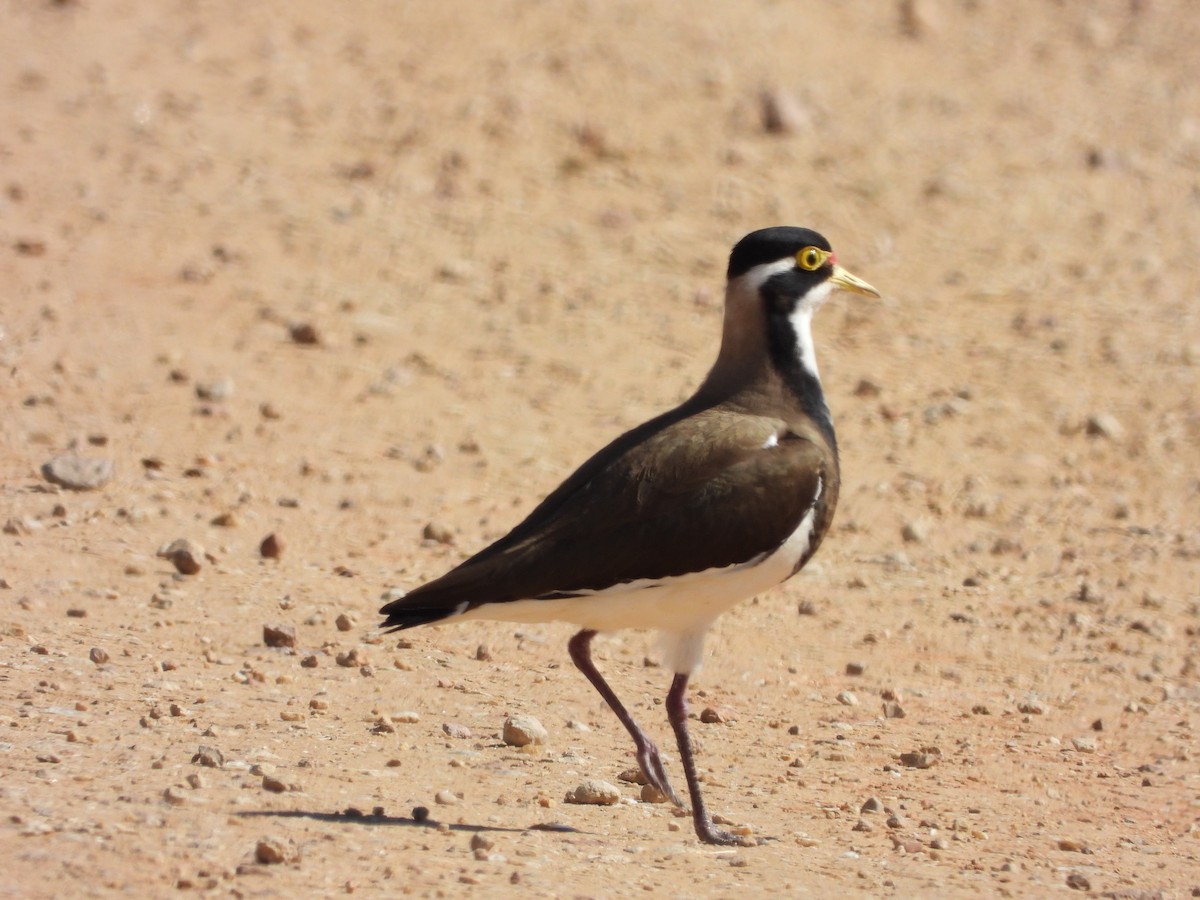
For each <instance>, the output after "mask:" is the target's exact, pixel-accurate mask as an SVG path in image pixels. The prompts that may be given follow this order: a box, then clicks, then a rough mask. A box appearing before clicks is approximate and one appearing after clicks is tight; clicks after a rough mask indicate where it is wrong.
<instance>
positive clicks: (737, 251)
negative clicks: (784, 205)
mask: <svg viewBox="0 0 1200 900" xmlns="http://www.w3.org/2000/svg"><path fill="white" fill-rule="evenodd" d="M726 277H727V278H728V279H729V282H730V284H731V285H733V284H734V283H735V282H738V283H740V285H741V286H742V289H743V291H744V292H746V293H749V294H754V295H757V296H759V297H761V298H762V300H763V301H764V303H766V304H768V306H769V307H770V309H769V311H770V312H777V313H783V314H785V315H792V314H793V313H795V312H797V311H798V309H799V308H800V307H807V308H809V309H816V307H818V306H820V305H821V303H823V302H824V301H825V299H826V298H827V297H828V296H829V294H830V292H832V291H833V290H835V289H838V288H840V289H842V290H844V291H850V292H851V293H855V294H865V295H866V296H868V297H878V296H879V291H877V290H875V288H873V287H871V285H869V284H867V283H866V282H865V281H863V280H862V279H861V278H858V277H856V276H854V275H851V274H850V273H849V272H847V271H846V270H845V269H843V268H842V267H841V266H839V265H838V264H837V257H836V256H835V255H834V252H833V247H831V246H830V245H829V241H827V240H826V239H825V238H824V237H823V236H822V235H820V234H818V233H817V232H815V231H812V230H811V229H808V228H793V227H789V226H781V227H776V228H763V229H761V230H759V231H752V232H751V233H750V234H748V235H746V236H745V237H744V238H742V239H741V240H740V241H738V242H737V244H736V246H734V248H733V252H732V253H730V254H729V270H728V272H727V273H726Z"/></svg>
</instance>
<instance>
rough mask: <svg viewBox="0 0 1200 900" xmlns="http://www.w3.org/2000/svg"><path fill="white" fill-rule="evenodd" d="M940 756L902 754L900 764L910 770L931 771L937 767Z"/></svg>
mask: <svg viewBox="0 0 1200 900" xmlns="http://www.w3.org/2000/svg"><path fill="white" fill-rule="evenodd" d="M938 760H939V755H938V754H936V753H925V752H920V753H915V752H914V753H901V754H900V764H901V765H902V766H908V768H910V769H929V768H932V767H933V766H935V765H937V763H938Z"/></svg>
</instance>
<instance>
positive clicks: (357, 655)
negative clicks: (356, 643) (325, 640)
mask: <svg viewBox="0 0 1200 900" xmlns="http://www.w3.org/2000/svg"><path fill="white" fill-rule="evenodd" d="M334 660H335V661H336V662H337V664H338V665H339V666H342V667H343V668H347V669H357V668H359V667H360V666H365V665H367V664H368V662H369V660H368V659H367V652H366V651H365V650H360V649H359V648H358V647H355V648H354V649H353V650H347V651H346V652H345V653H339V654H338V655H337V656H335V657H334Z"/></svg>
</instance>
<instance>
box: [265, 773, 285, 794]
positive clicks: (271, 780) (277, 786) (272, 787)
mask: <svg viewBox="0 0 1200 900" xmlns="http://www.w3.org/2000/svg"><path fill="white" fill-rule="evenodd" d="M262 787H263V790H264V791H270V792H271V793H272V794H282V793H283V792H284V791H286V790H287V789H288V786H287V782H285V781H284V780H283V779H282V778H279V777H278V776H276V775H264V776H263V777H262Z"/></svg>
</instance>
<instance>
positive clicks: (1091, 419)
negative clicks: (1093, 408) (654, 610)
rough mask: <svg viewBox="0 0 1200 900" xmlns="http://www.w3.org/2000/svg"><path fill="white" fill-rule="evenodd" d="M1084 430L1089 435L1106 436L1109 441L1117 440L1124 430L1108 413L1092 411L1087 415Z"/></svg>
mask: <svg viewBox="0 0 1200 900" xmlns="http://www.w3.org/2000/svg"><path fill="white" fill-rule="evenodd" d="M1084 430H1085V431H1086V432H1087V433H1088V435H1089V436H1091V437H1102V438H1108V439H1109V440H1111V441H1115V440H1119V439H1120V437H1121V434H1122V433H1123V432H1124V429H1123V428H1122V427H1121V423H1120V422H1118V421H1117V419H1116V417H1115V416H1113V415H1112V414H1110V413H1093V414H1092V415H1090V416H1088V418H1087V423H1086V424H1085V425H1084Z"/></svg>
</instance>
